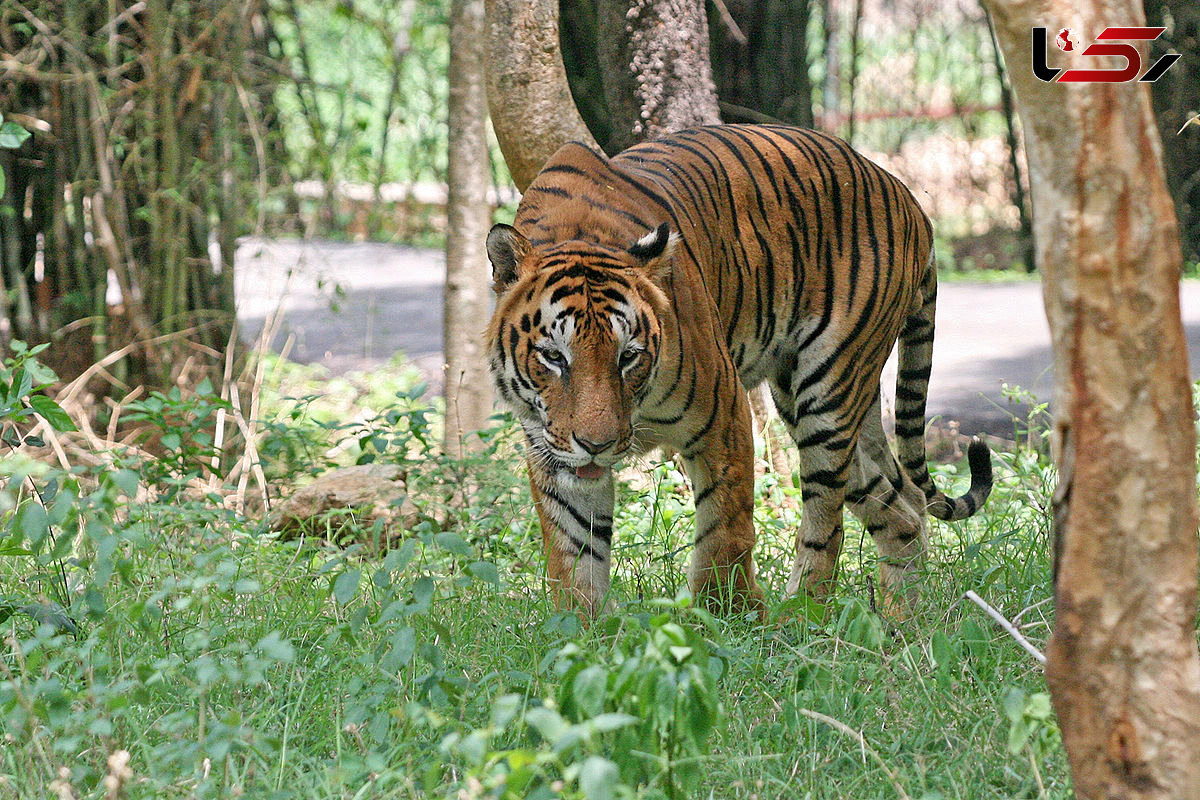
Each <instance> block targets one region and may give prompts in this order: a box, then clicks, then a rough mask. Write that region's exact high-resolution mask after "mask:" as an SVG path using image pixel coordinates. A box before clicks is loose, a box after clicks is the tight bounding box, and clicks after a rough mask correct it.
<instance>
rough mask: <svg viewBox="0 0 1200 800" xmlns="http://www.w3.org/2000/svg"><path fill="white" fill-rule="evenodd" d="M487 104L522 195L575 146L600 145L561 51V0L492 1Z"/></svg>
mask: <svg viewBox="0 0 1200 800" xmlns="http://www.w3.org/2000/svg"><path fill="white" fill-rule="evenodd" d="M486 9H487V19H488V24H487V29H486V32H485V33H486V36H487V47H486V52H487V65H488V67H487V99H488V109H489V111H490V112H491V117H492V127H493V128H494V129H495V131H496V139H497V140H498V141H499V142H500V151H501V152H502V153H503V154H504V162H505V163H506V164H507V165H508V171H509V173H510V174H511V175H512V179H513V183H515V184H516V185H517V188H518V189H520V190H521V191H525V187H526V186H528V185H529V183H530V181H532V180H533V179H534V177H536V176H537V174H538V171H539V170H541V168H542V164H545V163H546V160H547V159H549V158H550V156H552V155H554V151H555V150H557V149H558V148H559V147H561V146H562V145H564V144H566V143H567V142H570V141H576V142H583V143H584V144H587V145H589V146H593V147H594V146H596V141H595V139H593V138H592V134H591V133H590V132H589V131H588V129H587V125H585V124H584V122H583V118H582V117H580V116H579V112H578V111H577V110H576V109H575V103H574V101H573V100H572V99H571V89H570V87H569V86H568V85H567V73H566V70H565V69H564V68H563V62H562V53H561V51H560V50H559V46H558V0H487V3H486Z"/></svg>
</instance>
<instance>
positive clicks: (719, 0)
mask: <svg viewBox="0 0 1200 800" xmlns="http://www.w3.org/2000/svg"><path fill="white" fill-rule="evenodd" d="M713 5H715V6H716V7H717V14H719V15H720V17H721V22H722V23H724V25H725V27H726V28H728V29H729V35H730V36H732V37H733V38H734V40H735V41H736V42H737V43H738V44H742V45H744V44H746V42H747V41H749V40H748V39H747V38H746V34H744V33H742V29H741V28H740V27H738V24H737V21H736V20H734V18H733V14H730V13H729V9H728V8H727V7H726V6H725V0H713Z"/></svg>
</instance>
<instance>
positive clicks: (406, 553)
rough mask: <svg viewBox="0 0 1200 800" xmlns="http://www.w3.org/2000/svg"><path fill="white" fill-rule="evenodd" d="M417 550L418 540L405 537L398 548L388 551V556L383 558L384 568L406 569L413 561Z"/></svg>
mask: <svg viewBox="0 0 1200 800" xmlns="http://www.w3.org/2000/svg"><path fill="white" fill-rule="evenodd" d="M416 551H417V540H416V539H405V540H404V543H403V544H402V545H400V547H399V548H398V549H396V550H390V551H388V554H387V556H386V557H385V558H384V559H383V568H384V569H386V570H401V569H404V568H405V567H407V566H408V564H409V562H410V561H412V559H413V554H415V553H416Z"/></svg>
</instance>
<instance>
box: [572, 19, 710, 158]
mask: <svg viewBox="0 0 1200 800" xmlns="http://www.w3.org/2000/svg"><path fill="white" fill-rule="evenodd" d="M596 34H597V36H596V38H597V43H598V50H599V52H598V56H599V59H600V69H601V73H602V76H603V81H604V96H605V100H606V102H607V104H608V110H609V113H610V114H612V116H613V117H614V119H613V136H612V141H611V142H610V145H611V147H612V148H613V149H614V150H624V149H625V148H626V147H630V146H632V145H634V144H637V143H638V142H641V141H645V140H646V139H653V138H655V137H658V136H661V135H662V134H664V133H669V132H671V131H677V130H681V129H683V128H690V127H692V126H694V125H712V124H716V123H718V122H720V121H721V112H720V111H719V110H718V107H717V88H716V85H715V84H714V83H713V77H712V65H711V63H710V61H709V57H708V20H707V18H706V17H705V15H704V3H703V2H702V0H597V2H596Z"/></svg>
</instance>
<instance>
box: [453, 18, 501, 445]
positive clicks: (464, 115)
mask: <svg viewBox="0 0 1200 800" xmlns="http://www.w3.org/2000/svg"><path fill="white" fill-rule="evenodd" d="M483 28H484V3H483V0H453V2H452V3H451V6H450V103H449V123H450V135H449V189H450V196H449V200H448V202H447V206H446V215H447V224H446V292H445V295H444V300H443V302H444V303H445V313H444V317H443V319H444V323H443V325H444V338H443V341H444V342H445V345H444V347H445V354H446V388H445V392H446V431H445V449H446V452H447V453H449V454H451V455H453V456H456V457H459V456H462V454H463V452H464V450H465V449H466V448H465V437H466V435H467V434H469V433H471V432H472V431H477V430H480V429H481V428H483V427H484V425H485V424H486V422H487V418H488V415H489V414H491V409H492V395H491V382H490V379H489V378H488V369H487V360H486V358H485V356H484V350H483V335H482V332H483V325H484V323H485V321H486V320H487V318H488V316H489V315H490V313H491V309H490V307H489V300H490V298H491V291H490V287H491V284H490V280H489V276H490V270H489V269H488V262H487V251H486V250H485V249H484V242H485V240H486V239H487V232H488V227H489V226H490V224H491V216H492V215H491V207H490V206H489V204H488V200H487V187H488V151H487V117H486V109H487V98H486V96H485V94H486V93H485V90H484V78H483V72H484V70H483V63H484V62H483V53H484V50H483Z"/></svg>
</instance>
